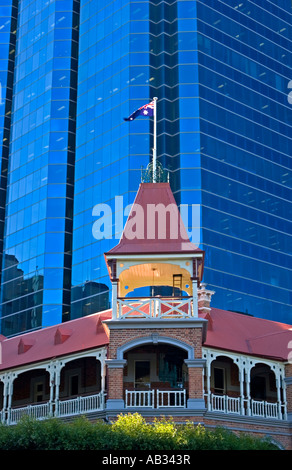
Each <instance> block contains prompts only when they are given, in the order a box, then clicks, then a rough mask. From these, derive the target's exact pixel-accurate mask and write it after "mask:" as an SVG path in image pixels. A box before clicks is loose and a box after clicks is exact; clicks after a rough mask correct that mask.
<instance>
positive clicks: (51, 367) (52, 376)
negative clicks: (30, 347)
mask: <svg viewBox="0 0 292 470" xmlns="http://www.w3.org/2000/svg"><path fill="white" fill-rule="evenodd" d="M46 371H47V372H48V373H49V375H50V378H49V382H50V400H49V404H50V414H51V415H52V414H53V402H54V387H55V364H54V362H51V363H50V364H49V365H48V366H47V367H46Z"/></svg>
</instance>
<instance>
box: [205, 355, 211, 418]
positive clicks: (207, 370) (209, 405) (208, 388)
mask: <svg viewBox="0 0 292 470" xmlns="http://www.w3.org/2000/svg"><path fill="white" fill-rule="evenodd" d="M211 363H212V361H211V359H210V356H209V354H207V363H206V379H207V410H208V411H212V410H211Z"/></svg>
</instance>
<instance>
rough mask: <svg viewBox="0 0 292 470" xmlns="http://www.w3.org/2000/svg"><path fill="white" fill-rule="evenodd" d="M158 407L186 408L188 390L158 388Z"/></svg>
mask: <svg viewBox="0 0 292 470" xmlns="http://www.w3.org/2000/svg"><path fill="white" fill-rule="evenodd" d="M157 408H186V390H171V391H169V390H157Z"/></svg>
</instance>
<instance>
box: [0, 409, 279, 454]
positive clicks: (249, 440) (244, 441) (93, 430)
mask: <svg viewBox="0 0 292 470" xmlns="http://www.w3.org/2000/svg"><path fill="white" fill-rule="evenodd" d="M273 449H275V450H278V448H277V447H276V446H275V445H274V444H272V443H271V442H270V441H269V440H267V439H259V438H255V437H253V436H251V435H241V436H237V435H236V434H234V433H232V432H231V431H228V430H226V429H224V428H221V427H218V428H215V429H206V428H205V427H204V426H202V425H200V424H199V425H195V424H194V423H191V422H188V423H186V424H184V425H177V424H175V423H174V421H173V420H172V419H166V418H160V419H155V420H154V422H152V423H147V422H146V420H145V418H143V417H142V416H141V415H140V414H138V413H134V414H126V415H120V416H118V419H117V420H116V421H115V422H114V423H112V424H111V425H110V424H106V423H105V422H103V421H97V422H92V421H89V420H88V419H86V418H85V417H80V418H77V419H75V420H74V421H72V422H70V423H65V422H63V421H61V420H60V419H57V418H51V419H47V420H44V421H36V420H33V419H30V418H28V417H25V418H23V419H22V420H21V421H20V422H19V423H18V424H17V425H15V426H8V425H5V424H0V450H160V451H161V450H273Z"/></svg>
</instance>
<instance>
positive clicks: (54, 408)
mask: <svg viewBox="0 0 292 470" xmlns="http://www.w3.org/2000/svg"><path fill="white" fill-rule="evenodd" d="M104 409H105V394H104V393H103V392H100V393H98V394H95V395H88V396H78V397H76V398H72V399H69V400H61V401H58V402H57V403H50V402H47V403H39V404H32V405H27V406H22V407H17V408H11V409H10V410H9V411H8V412H7V417H6V414H5V412H4V411H2V412H1V417H2V422H7V424H16V423H18V422H19V421H20V420H21V418H22V417H24V416H28V417H30V418H34V419H37V420H41V419H47V418H49V417H51V416H56V417H59V418H61V417H66V416H74V415H81V414H85V413H90V412H94V411H102V410H104Z"/></svg>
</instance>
